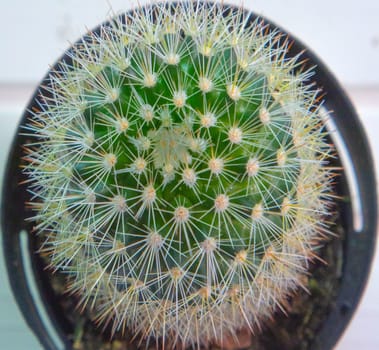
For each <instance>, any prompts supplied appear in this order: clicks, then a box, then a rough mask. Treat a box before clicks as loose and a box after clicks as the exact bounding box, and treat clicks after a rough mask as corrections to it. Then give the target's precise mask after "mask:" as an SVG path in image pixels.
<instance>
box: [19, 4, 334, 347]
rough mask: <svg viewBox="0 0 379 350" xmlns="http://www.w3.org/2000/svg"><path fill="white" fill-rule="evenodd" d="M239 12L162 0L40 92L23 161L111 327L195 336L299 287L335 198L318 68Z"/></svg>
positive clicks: (38, 199)
mask: <svg viewBox="0 0 379 350" xmlns="http://www.w3.org/2000/svg"><path fill="white" fill-rule="evenodd" d="M288 47H289V43H288V41H287V40H284V39H283V37H282V35H281V34H280V33H278V32H277V31H275V30H269V29H268V28H267V26H265V25H264V24H263V22H262V21H261V20H259V19H257V20H255V21H252V20H251V19H250V17H249V16H248V15H247V14H246V13H245V12H243V11H242V10H236V11H232V10H226V9H225V7H223V6H222V5H217V4H207V3H205V4H201V3H197V2H195V3H193V2H189V3H181V4H180V3H179V4H175V5H162V4H157V5H153V6H150V7H144V8H142V9H138V10H135V11H132V12H129V13H127V14H125V15H123V16H119V17H117V18H115V19H113V20H111V21H110V22H108V23H107V24H104V25H102V26H101V27H100V29H99V31H98V32H96V33H90V34H88V36H87V37H86V38H85V40H83V41H81V42H80V43H78V44H76V45H75V46H74V47H73V48H72V49H71V50H70V51H69V53H68V56H69V58H70V60H66V61H61V62H60V63H59V65H58V67H59V68H58V70H57V71H55V72H53V73H51V74H50V77H49V81H48V84H47V86H46V87H44V88H43V90H42V91H41V95H42V97H41V101H42V102H40V108H39V111H35V112H34V113H33V116H32V117H31V119H30V122H29V124H28V126H27V131H26V133H27V134H28V135H30V136H32V137H33V138H34V139H35V142H30V143H29V144H28V145H27V146H28V147H27V149H28V154H27V156H26V159H27V161H28V162H27V164H26V166H25V173H26V174H27V175H28V176H29V178H30V185H29V190H30V192H31V193H32V197H33V198H32V205H33V208H34V210H35V215H34V216H33V217H32V218H31V219H32V220H33V221H35V222H36V229H37V231H38V232H40V233H43V235H44V236H45V237H46V240H45V243H44V245H43V247H42V248H41V250H42V251H44V252H45V253H47V254H48V255H49V257H50V262H51V266H52V267H53V268H55V269H57V270H60V271H63V272H66V273H67V274H69V275H70V281H71V282H70V284H69V285H68V289H69V290H70V291H72V292H77V293H79V294H80V295H81V299H80V303H81V305H83V306H85V305H88V306H89V307H92V308H93V309H94V310H96V313H97V320H98V321H99V322H103V323H105V324H111V325H112V330H113V331H114V332H116V331H123V330H125V328H131V329H133V330H135V331H136V332H139V333H141V335H142V336H144V337H148V338H150V337H151V338H155V339H163V341H164V339H165V336H166V335H168V334H170V337H173V338H174V342H173V343H174V344H184V346H187V345H193V346H195V345H196V346H199V345H202V344H203V345H207V344H209V343H210V342H213V341H219V340H220V339H221V338H222V337H223V336H224V335H225V334H231V335H233V334H234V333H235V332H236V331H237V330H238V329H240V328H243V327H246V326H248V327H250V328H253V327H254V326H255V325H257V324H259V323H261V322H262V321H264V320H265V319H266V318H267V317H269V316H270V315H271V314H272V312H273V311H274V310H275V309H276V308H277V307H281V303H282V301H283V300H284V299H285V298H286V297H287V296H288V295H290V294H291V292H292V291H293V290H294V289H295V288H296V287H298V286H299V285H301V283H302V282H301V281H302V280H303V279H302V276H303V274H304V273H306V270H307V264H308V260H309V259H310V257H311V256H312V255H313V250H314V246H315V242H317V241H318V240H319V239H320V236H321V234H320V232H321V233H325V232H327V228H326V227H325V223H323V219H324V217H325V215H326V212H327V206H328V202H329V201H328V199H329V197H330V194H329V193H330V188H329V187H330V179H331V177H332V174H331V170H330V169H329V168H328V167H326V166H325V164H326V158H327V157H328V156H329V154H330V146H329V145H328V144H327V143H326V142H325V140H324V136H325V130H324V126H323V123H322V121H321V119H320V113H319V110H320V104H319V103H318V100H317V96H318V92H317V91H316V90H313V89H312V88H311V86H310V85H309V84H308V83H307V81H308V79H309V77H310V75H311V72H309V71H306V72H299V69H298V68H299V66H300V65H301V62H298V60H297V58H296V57H295V58H290V57H287V56H286V53H287V51H288Z"/></svg>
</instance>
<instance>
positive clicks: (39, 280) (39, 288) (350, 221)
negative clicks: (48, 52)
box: [1, 8, 377, 350]
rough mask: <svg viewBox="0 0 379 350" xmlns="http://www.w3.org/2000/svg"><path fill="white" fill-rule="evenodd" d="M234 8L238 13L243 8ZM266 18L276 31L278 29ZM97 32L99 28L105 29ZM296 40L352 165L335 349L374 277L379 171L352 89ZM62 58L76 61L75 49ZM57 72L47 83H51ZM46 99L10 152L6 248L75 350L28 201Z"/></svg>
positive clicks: (32, 299)
mask: <svg viewBox="0 0 379 350" xmlns="http://www.w3.org/2000/svg"><path fill="white" fill-rule="evenodd" d="M229 10H231V11H235V8H231V9H230V8H229ZM255 18H256V16H255V15H254V14H251V15H250V19H251V21H253V20H254V19H255ZM266 22H267V23H268V24H269V26H270V28H278V27H277V26H276V25H274V24H272V23H270V22H268V21H266ZM94 31H95V32H96V31H97V32H98V31H99V28H97V29H95V30H94ZM281 31H282V32H283V33H284V31H283V30H281ZM289 38H290V40H291V41H293V42H294V44H293V46H292V47H291V50H290V55H297V54H299V53H301V52H302V54H301V57H300V60H306V61H305V62H306V63H305V68H309V67H313V66H315V67H316V68H315V69H314V72H315V75H314V77H313V78H312V79H313V80H314V82H315V83H316V85H317V86H318V87H321V88H322V89H323V91H324V93H325V95H326V97H325V104H324V107H325V110H327V111H332V113H331V114H330V119H331V121H332V123H333V126H332V127H333V128H335V129H336V131H335V132H333V133H332V136H331V138H332V139H333V141H334V142H335V144H336V148H337V152H338V160H337V161H336V165H339V164H340V162H341V163H342V166H343V168H344V170H343V171H342V172H341V176H339V177H338V178H337V179H338V185H337V186H336V190H337V193H338V194H339V195H340V196H341V197H342V198H347V200H341V201H340V202H339V203H338V204H337V206H338V208H337V209H338V211H339V213H340V221H341V225H342V229H343V238H340V240H341V242H340V244H341V246H342V247H343V249H342V255H343V256H342V261H343V266H342V275H341V278H340V281H339V289H338V290H337V291H336V297H335V298H334V300H333V301H332V302H331V303H330V305H329V307H328V309H327V310H326V311H325V312H326V314H325V321H324V322H323V324H322V326H321V327H320V328H319V330H318V332H317V334H316V335H315V337H314V339H313V341H312V344H311V345H310V349H313V350H316V349H320V350H321V349H322V350H328V349H332V348H333V346H334V345H335V344H336V342H337V340H338V339H339V338H340V336H341V334H342V333H343V331H344V329H345V328H346V326H347V324H348V322H349V321H350V319H351V317H352V315H353V313H354V310H355V309H356V306H357V304H358V302H359V300H360V297H361V294H362V292H363V289H364V287H365V284H366V281H367V277H368V274H369V270H370V265H371V261H372V257H373V252H374V247H375V239H376V229H377V198H376V181H375V171H374V170H375V169H374V165H373V160H372V155H371V152H370V149H369V145H368V142H367V138H366V135H365V133H364V130H363V128H362V125H361V123H360V121H359V118H358V116H357V113H356V111H355V110H354V107H353V106H352V104H351V102H350V101H349V99H348V97H347V96H346V94H345V92H344V91H343V89H342V88H341V86H340V85H339V84H338V82H337V81H336V79H335V77H334V76H333V75H332V74H331V73H330V71H329V70H328V69H327V68H326V67H325V65H324V64H323V62H321V61H320V59H319V58H318V57H317V56H316V55H315V54H314V53H313V52H312V51H310V50H309V49H308V48H306V47H305V45H303V44H302V43H301V42H299V40H297V39H295V38H294V37H292V36H289ZM304 49H306V50H305V51H304ZM303 51H304V52H303ZM61 60H69V58H68V56H67V54H65V55H63V56H62V58H61V59H60V60H59V61H61ZM56 66H57V65H56ZM56 66H55V67H56ZM49 74H51V73H48V74H47V76H46V77H45V79H44V80H43V81H42V82H41V85H42V84H43V83H44V82H46V81H47V77H48V76H49ZM38 99H39V97H38V92H36V93H35V95H34V96H33V97H32V99H31V101H30V103H29V105H28V107H27V109H26V112H25V113H24V115H23V117H22V119H21V122H20V124H19V127H18V130H17V133H16V135H15V137H14V140H13V144H12V147H11V150H10V153H9V157H8V163H7V166H6V172H5V178H4V183H3V193H2V195H3V196H2V207H1V224H2V232H3V250H4V255H5V258H6V265H7V270H8V276H9V280H10V283H11V287H12V289H13V292H14V295H15V297H16V300H17V303H18V305H19V307H20V309H21V311H22V313H23V315H24V317H25V320H26V322H27V324H28V325H29V327H30V328H31V330H32V331H33V332H34V333H35V335H36V336H37V338H38V339H39V341H40V342H41V344H42V345H43V347H44V348H45V349H52V350H53V349H58V348H65V349H70V348H72V339H71V338H70V337H71V335H72V332H73V326H72V325H70V324H68V323H67V321H66V318H65V317H64V316H63V315H62V314H61V313H62V310H61V309H60V308H59V306H57V304H58V303H57V302H56V301H57V299H56V298H57V296H56V295H55V294H54V292H53V290H52V288H51V286H50V284H49V279H48V277H47V276H46V272H45V269H44V264H43V262H42V260H41V258H40V257H39V256H38V254H36V253H35V251H36V250H37V246H38V242H37V238H36V237H35V235H33V234H32V233H31V231H32V223H28V222H26V221H25V218H27V217H30V216H31V215H30V213H29V212H28V209H27V208H26V206H25V202H27V200H28V194H27V191H26V185H25V183H24V181H25V176H24V175H23V174H22V171H21V168H20V163H21V158H22V156H23V150H22V146H21V145H23V144H25V143H27V139H26V137H25V136H22V135H20V130H21V127H22V125H24V124H25V123H26V120H27V119H28V118H29V117H30V112H29V111H30V110H32V109H33V107H35V106H37V103H38ZM25 232H26V233H25ZM30 281H34V282H33V283H35V289H33V288H31V284H33V283H31V282H30ZM36 294H38V296H39V298H40V299H41V300H42V302H43V303H44V306H45V309H46V314H47V318H48V320H46V319H45V316H43V315H41V313H40V311H39V310H40V308H39V306H38V305H37V304H38V303H37V302H36ZM289 317H291V315H289ZM47 321H48V323H50V326H48V325H47ZM52 329H53V331H52ZM295 331H296V330H294V332H295ZM99 332H100V331H99ZM57 344H60V345H57ZM278 348H279V345H278ZM280 348H281V349H284V348H283V347H280Z"/></svg>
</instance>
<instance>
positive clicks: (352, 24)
mask: <svg viewBox="0 0 379 350" xmlns="http://www.w3.org/2000/svg"><path fill="white" fill-rule="evenodd" d="M110 3H111V5H112V7H113V10H114V11H116V12H117V11H118V10H122V9H128V8H130V7H131V6H133V4H136V2H132V1H130V0H122V1H120V0H112V1H110ZM244 5H245V7H247V8H248V9H250V10H254V11H255V12H257V13H258V14H262V15H265V16H267V17H268V18H270V19H271V20H273V21H275V22H277V24H279V25H280V26H282V27H283V28H285V29H287V30H288V31H289V32H291V33H293V34H295V36H297V37H298V38H300V39H301V40H302V41H303V42H304V43H306V44H307V46H309V47H310V48H312V50H313V51H315V52H317V54H318V56H319V57H320V58H321V59H322V60H323V61H324V62H325V63H326V64H327V66H328V67H329V68H330V69H331V70H332V71H333V72H334V74H335V75H336V76H337V78H338V79H339V80H340V81H341V83H342V84H343V85H344V86H345V87H346V89H347V91H348V93H349V94H350V96H351V97H352V99H353V102H354V103H355V105H356V107H357V109H358V112H359V114H360V116H361V118H362V121H363V123H364V125H365V127H366V129H367V131H368V135H369V137H370V140H371V143H372V146H373V149H374V150H375V156H376V157H377V159H378V155H379V138H378V137H377V134H378V131H379V122H378V121H379V119H378V118H379V1H378V0H360V1H352V0H345V1H340V0H335V1H333V0H314V1H306V0H285V1H284V0H282V1H280V0H253V1H245V4H244ZM109 13H110V6H109V3H108V2H107V1H106V0H1V3H0V125H1V127H0V142H1V143H0V146H1V147H0V171H1V173H2V171H3V164H4V161H5V159H6V152H7V149H8V147H9V143H10V141H11V138H12V135H13V133H14V131H15V127H16V124H17V120H18V118H19V117H20V115H21V112H22V110H23V108H24V107H25V105H26V103H27V101H28V99H29V98H30V96H31V94H32V92H33V90H34V87H35V86H36V84H37V83H38V82H39V80H40V79H41V78H42V77H43V76H44V74H45V73H46V71H47V69H48V66H49V64H53V63H54V61H55V60H56V59H57V58H58V57H59V56H60V55H61V54H62V53H63V52H64V50H65V49H66V48H67V47H68V46H69V42H73V41H75V40H76V39H78V38H79V37H80V36H81V35H82V34H83V33H84V32H85V31H86V27H87V28H92V27H94V26H96V25H97V24H98V23H100V22H101V21H103V20H104V19H105V18H106V16H107V14H109ZM373 190H374V189H373ZM0 256H1V254H0ZM1 259H2V257H0V349H2V350H8V349H12V350H25V349H30V350H34V349H39V346H38V345H37V343H36V341H35V340H34V339H33V336H32V335H31V333H30V331H29V330H28V329H27V328H26V326H25V325H24V323H23V320H22V317H21V315H20V314H19V312H18V310H17V308H16V306H15V304H14V301H13V299H12V296H11V293H10V291H9V289H8V288H9V287H8V284H7V281H6V278H5V275H4V273H5V272H4V266H3V262H2V260H1ZM378 296H379V259H378V257H377V258H376V261H375V265H374V270H373V273H372V275H371V279H370V281H369V285H368V289H367V291H366V294H365V297H364V299H363V301H362V303H361V305H360V308H359V310H358V312H357V314H356V317H355V318H354V320H353V322H352V323H351V325H350V327H349V328H348V330H347V332H346V333H345V335H344V337H343V339H342V340H341V342H340V343H339V345H338V346H337V348H336V349H337V350H353V349H354V350H356V349H361V350H377V349H379V302H378Z"/></svg>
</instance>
